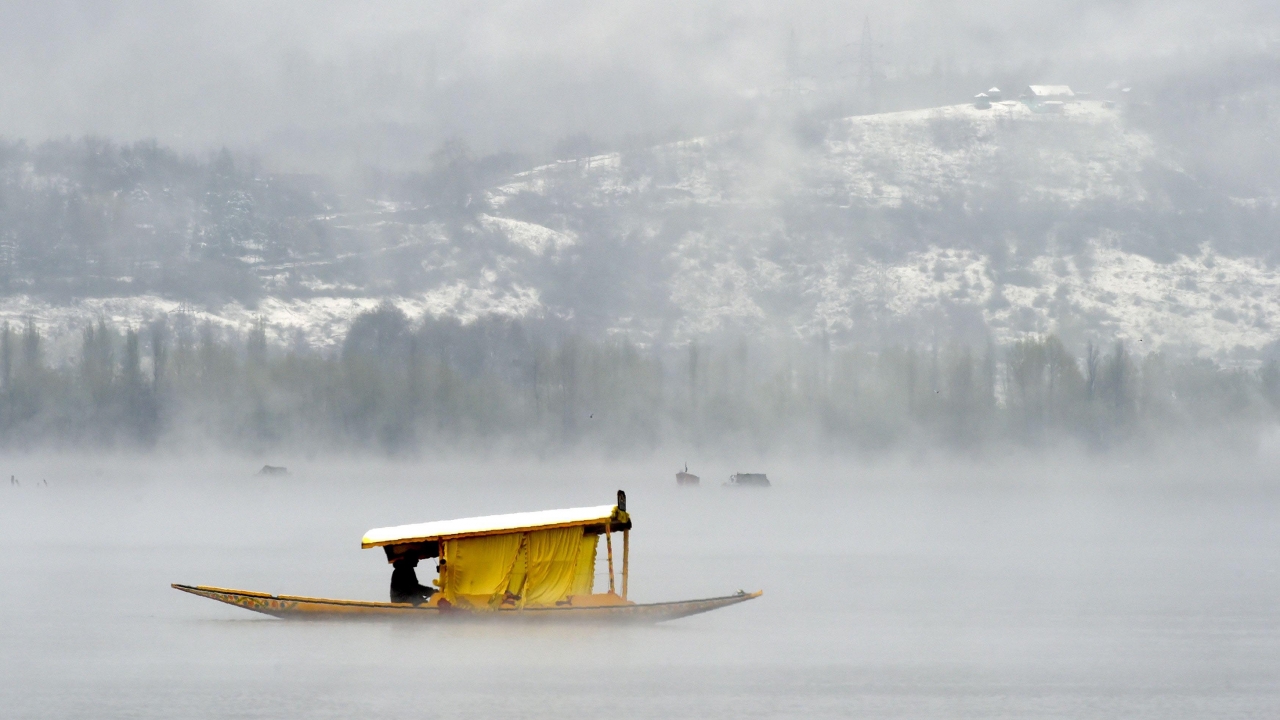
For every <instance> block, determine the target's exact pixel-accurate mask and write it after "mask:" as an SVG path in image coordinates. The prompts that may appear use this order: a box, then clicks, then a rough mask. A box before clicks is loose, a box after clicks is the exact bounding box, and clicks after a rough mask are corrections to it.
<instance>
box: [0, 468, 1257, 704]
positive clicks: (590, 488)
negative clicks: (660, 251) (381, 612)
mask: <svg viewBox="0 0 1280 720" xmlns="http://www.w3.org/2000/svg"><path fill="white" fill-rule="evenodd" d="M8 465H9V467H10V468H12V469H11V470H10V472H9V473H5V474H6V475H7V474H11V473H12V474H16V475H17V476H18V479H19V480H20V481H21V482H22V485H21V487H13V486H10V485H8V484H7V483H6V484H5V485H3V486H0V491H2V492H0V499H2V500H0V542H3V550H4V551H3V553H0V574H2V575H3V577H4V581H3V583H0V606H2V607H3V608H4V616H3V621H2V622H0V648H2V649H0V706H2V707H4V708H6V711H5V712H4V713H3V714H4V715H5V717H15V718H19V717H21V718H25V717H86V718H87V717H93V718H117V717H131V718H139V717H144V718H149V717H156V718H160V717H165V718H168V717H220V718H227V717H236V718H268V717H335V718H336V717H354V716H371V715H374V716H376V715H386V716H398V717H495V716H509V717H533V718H541V717H585V716H596V715H600V714H602V713H606V714H608V715H610V716H614V717H654V718H657V717H672V716H683V717H726V718H727V717H734V718H737V717H846V716H854V715H856V716H863V717H974V718H977V717H984V718H988V717H1097V716H1111V717H1117V716H1125V717H1152V718H1156V717H1160V718H1167V717H1205V716H1209V715H1212V716H1215V717H1228V716H1237V717H1243V716H1255V717H1256V716H1262V715H1264V714H1268V713H1269V712H1273V711H1275V710H1276V709H1278V708H1280V685H1278V684H1277V679H1278V675H1277V671H1278V670H1280V634H1278V633H1277V629H1276V621H1277V618H1278V617H1280V613H1278V612H1277V597H1278V594H1277V590H1280V575H1277V572H1276V568H1277V563H1276V560H1277V556H1278V555H1280V545H1278V544H1277V540H1278V539H1280V523H1278V522H1277V519H1276V518H1277V510H1278V509H1280V494H1278V493H1277V492H1276V486H1275V483H1274V481H1275V474H1274V472H1273V471H1271V470H1269V469H1265V468H1261V466H1255V467H1249V468H1245V469H1237V470H1232V471H1230V472H1229V473H1219V474H1220V477H1217V478H1210V477H1208V476H1207V473H1208V471H1200V470H1197V471H1192V470H1188V469H1187V468H1185V467H1183V468H1174V467H1172V466H1165V467H1163V468H1154V469H1153V468H1145V469H1144V468H1140V467H1137V466H1126V465H1123V464H1121V463H1111V464H1108V465H1106V466H1103V467H1090V466H1086V465H1081V466H1072V467H1066V466H1063V465H1062V464H1061V463H1054V465H1055V468H1054V469H1048V468H1042V469H1040V470H1032V469H1031V468H1032V467H1034V465H1031V464H1027V465H1024V466H1021V467H1016V468H1015V467H1002V468H983V467H956V466H947V465H943V464H918V465H911V464H903V465H882V466H878V467H874V468H863V467H860V466H855V465H851V464H839V463H830V464H820V463H813V462H809V463H782V462H774V463H771V464H768V466H767V467H761V468H758V469H762V470H767V471H768V472H770V475H771V477H772V478H773V479H774V481H775V487H774V488H773V489H772V490H769V491H765V492H734V491H730V490H726V489H722V488H721V487H719V484H720V483H721V482H722V478H723V477H726V476H727V475H728V474H729V472H731V471H733V470H739V469H741V470H745V469H747V468H733V467H730V466H728V465H726V464H723V463H709V464H708V466H707V467H693V468H691V469H693V470H701V471H702V472H703V476H704V485H703V487H701V488H699V489H694V490H678V489H677V488H676V487H675V486H674V479H673V477H672V473H671V471H672V470H673V469H674V468H668V467H666V465H665V464H662V463H655V462H650V463H643V464H639V465H635V464H621V463H619V464H598V463H587V464H578V465H574V464H569V463H556V464H539V463H535V462H529V463H512V462H480V463H457V462H455V463H425V464H409V463H404V464H387V463H383V462H368V463H363V462H358V461H342V462H322V461H311V462H301V461H298V462H292V463H290V465H291V469H292V475H290V476H288V477H280V478H274V477H273V478H261V477H255V476H254V475H253V471H254V470H255V469H256V466H255V465H254V463H253V462H252V461H248V460H240V459H225V458H216V459H210V458H196V459H190V460H186V459H176V458H175V459H129V458H60V459H52V458H30V457H28V458H19V459H10V460H9V461H8ZM751 469H757V468H754V467H753V468H751ZM42 479H43V480H45V481H47V482H48V485H47V486H45V485H44V484H43V483H42V482H41V480H42ZM618 487H623V488H626V489H627V490H628V491H629V501H630V502H629V505H630V509H631V510H632V512H633V514H634V516H635V530H634V531H633V533H632V541H633V548H632V583H631V590H632V592H631V594H632V598H633V599H635V600H638V601H641V602H644V601H658V600H670V599H680V598H692V597H705V596H712V595H719V594H725V593H729V592H733V591H736V590H738V589H739V588H742V589H747V590H755V589H764V590H765V595H764V597H763V598H761V599H760V600H756V601H753V602H750V603H747V604H745V605H742V606H736V607H732V608H728V609H725V610H721V611H717V612H714V613H711V614H708V615H703V616H698V617H693V618H687V619H683V620H680V621H676V622H672V623H669V624H664V625H658V626H641V627H608V626H603V627H602V626H596V627H539V626H491V625H474V624H448V625H413V624H401V623H337V622H284V621H279V620H274V619H270V618H266V617H262V616H257V615H254V614H251V613H249V612H247V611H244V610H241V609H237V608H233V607H229V606H226V605H222V604H218V603H215V602H211V601H209V600H205V599H201V598H196V597H192V596H188V595H183V594H180V593H178V592H177V591H174V590H172V589H170V588H169V587H168V584H169V583H170V582H183V583H192V584H213V585H221V586H228V587H241V588H249V589H257V590H265V591H269V592H275V593H291V594H309V595H322V596H329V597H344V598H361V599H372V600H382V599H385V596H386V584H387V580H388V577H389V568H388V567H387V565H386V564H385V562H384V559H383V557H382V554H381V553H380V552H377V551H361V550H360V549H359V539H360V536H361V534H362V533H363V532H364V530H366V529H368V528H369V527H373V526H379V525H387V524H395V523H403V522H412V521H423V520H430V519H443V518H451V517H458V516H466V515H471V514H482V513H493V512H509V511H519V510H528V509H541V508H550V507H558V506H572V505H587V504H597V503H606V502H610V501H611V500H612V494H613V491H614V490H615V489H616V488H618ZM601 567H603V562H601ZM429 568H430V565H429V564H428V563H424V564H423V567H422V568H421V570H422V571H423V572H422V575H423V579H424V580H425V579H426V578H427V576H429V574H430V570H429ZM597 582H598V587H600V584H602V583H604V582H605V580H604V577H603V576H602V575H601V576H598V580H597Z"/></svg>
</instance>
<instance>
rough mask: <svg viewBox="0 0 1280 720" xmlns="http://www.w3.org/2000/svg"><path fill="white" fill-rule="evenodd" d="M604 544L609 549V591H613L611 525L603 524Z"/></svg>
mask: <svg viewBox="0 0 1280 720" xmlns="http://www.w3.org/2000/svg"><path fill="white" fill-rule="evenodd" d="M604 544H605V547H606V548H608V550H609V592H613V526H612V525H610V524H609V523H605V525H604Z"/></svg>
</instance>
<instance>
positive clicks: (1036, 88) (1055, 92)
mask: <svg viewBox="0 0 1280 720" xmlns="http://www.w3.org/2000/svg"><path fill="white" fill-rule="evenodd" d="M1075 97H1076V94H1075V93H1074V92H1071V88H1070V86H1067V85H1028V86H1027V92H1026V99H1027V100H1028V101H1029V102H1033V103H1039V102H1048V101H1051V100H1053V101H1057V102H1067V101H1069V100H1074V99H1075Z"/></svg>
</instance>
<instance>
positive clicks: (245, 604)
mask: <svg viewBox="0 0 1280 720" xmlns="http://www.w3.org/2000/svg"><path fill="white" fill-rule="evenodd" d="M170 587H172V588H173V589H175V590H181V591H182V592H185V593H191V594H192V595H199V596H200V597H206V598H209V599H210V600H217V601H219V602H224V603H227V604H228V605H235V606H236V607H241V608H244V609H246V610H252V611H254V612H260V613H263V614H266V615H271V616H274V617H278V618H315V619H322V618H327V619H362V618H368V619H375V618H381V619H385V618H413V619H427V618H442V617H450V618H455V617H456V618H475V619H489V618H508V619H528V620H596V621H623V622H663V621H665V620H675V619H676V618H682V617H688V616H690V615H697V614H699V613H704V612H710V611H711V610H717V609H719V608H722V607H728V606H730V605H737V604H738V603H742V602H746V601H748V600H753V599H755V598H758V597H760V596H761V595H762V594H764V591H762V590H758V591H756V592H753V593H749V592H745V591H742V590H739V591H738V592H737V593H735V594H733V595H725V596H722V597H715V598H705V599H701V600H680V601H677V602H665V603H645V604H636V603H627V604H625V605H600V606H594V607H592V606H587V607H537V608H535V607H529V608H524V609H515V608H511V609H502V610H498V611H493V612H469V611H465V610H457V609H455V610H452V611H449V610H444V609H442V608H439V607H436V606H434V605H410V604H409V603H389V602H369V601H364V600H335V599H330V598H315V597H303V596H298V595H271V594H269V593H262V592H254V591H252V590H233V589H230V588H220V587H211V586H207V585H182V584H180V583H172V584H171V585H170Z"/></svg>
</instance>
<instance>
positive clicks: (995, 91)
mask: <svg viewBox="0 0 1280 720" xmlns="http://www.w3.org/2000/svg"><path fill="white" fill-rule="evenodd" d="M986 95H987V97H988V98H990V99H991V102H1000V101H1001V100H1002V99H1004V95H1003V94H1002V93H1001V92H1000V88H998V87H993V88H991V89H990V90H988V91H987V92H986Z"/></svg>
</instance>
